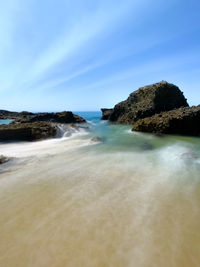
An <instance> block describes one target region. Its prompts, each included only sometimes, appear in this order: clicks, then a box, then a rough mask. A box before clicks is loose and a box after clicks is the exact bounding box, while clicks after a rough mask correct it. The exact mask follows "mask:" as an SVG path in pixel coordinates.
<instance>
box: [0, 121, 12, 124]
mask: <svg viewBox="0 0 200 267" xmlns="http://www.w3.org/2000/svg"><path fill="white" fill-rule="evenodd" d="M11 122H12V120H0V125H1V124H9V123H11Z"/></svg>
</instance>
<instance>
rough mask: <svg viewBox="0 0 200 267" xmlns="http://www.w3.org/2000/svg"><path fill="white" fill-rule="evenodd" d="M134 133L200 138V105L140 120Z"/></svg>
mask: <svg viewBox="0 0 200 267" xmlns="http://www.w3.org/2000/svg"><path fill="white" fill-rule="evenodd" d="M133 130H134V131H140V132H149V133H159V134H182V135H192V136H200V105H199V106H197V107H186V108H179V109H175V110H171V111H168V112H162V113H160V114H156V115H154V116H152V117H148V118H144V119H140V120H138V121H137V122H136V123H135V124H134V126H133Z"/></svg>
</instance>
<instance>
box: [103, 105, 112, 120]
mask: <svg viewBox="0 0 200 267" xmlns="http://www.w3.org/2000/svg"><path fill="white" fill-rule="evenodd" d="M101 111H102V117H101V120H109V118H110V116H111V114H112V112H113V108H102V109H101Z"/></svg>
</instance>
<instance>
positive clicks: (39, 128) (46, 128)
mask: <svg viewBox="0 0 200 267" xmlns="http://www.w3.org/2000/svg"><path fill="white" fill-rule="evenodd" d="M55 134H56V127H55V126H53V125H51V124H50V123H48V122H33V123H16V124H9V125H0V141H11V140H16V141H17V140H18V141H34V140H40V139H46V138H50V137H53V136H55Z"/></svg>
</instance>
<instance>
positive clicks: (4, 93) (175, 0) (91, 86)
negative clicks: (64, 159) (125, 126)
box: [0, 0, 200, 111]
mask: <svg viewBox="0 0 200 267" xmlns="http://www.w3.org/2000/svg"><path fill="white" fill-rule="evenodd" d="M0 4H1V8H0V109H9V110H18V111H20V110H30V111H61V110H72V111H89V110H98V109H100V108H101V107H113V106H114V105H115V104H116V103H118V102H119V101H122V100H124V99H126V98H127V97H128V95H129V94H130V93H131V92H132V91H134V90H136V89H138V88H139V87H141V86H144V85H147V84H151V83H154V82H158V81H161V80H167V81H169V82H172V83H175V84H176V85H178V86H179V88H180V89H181V90H182V91H183V92H184V94H185V96H186V98H187V99H188V101H189V104H191V105H197V104H200V20H199V14H200V1H199V0H168V1H166V0H151V1H150V0H132V1H131V0H123V1H119V0H101V1H98V0H95V1H94V0H73V1H72V0H42V1H41V0H6V1H3V0H0Z"/></svg>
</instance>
